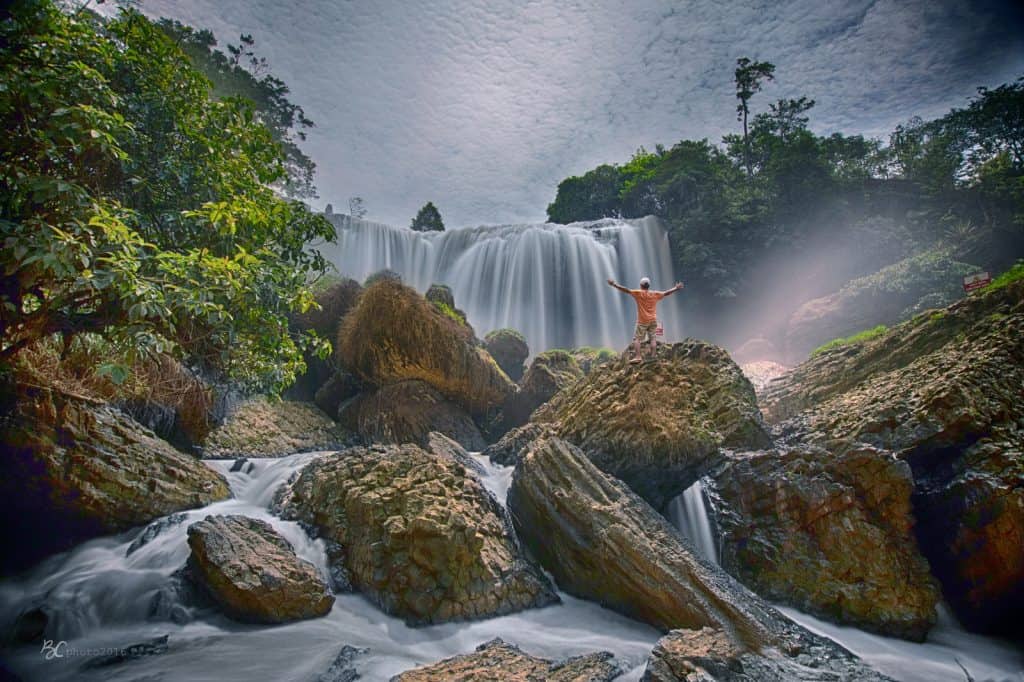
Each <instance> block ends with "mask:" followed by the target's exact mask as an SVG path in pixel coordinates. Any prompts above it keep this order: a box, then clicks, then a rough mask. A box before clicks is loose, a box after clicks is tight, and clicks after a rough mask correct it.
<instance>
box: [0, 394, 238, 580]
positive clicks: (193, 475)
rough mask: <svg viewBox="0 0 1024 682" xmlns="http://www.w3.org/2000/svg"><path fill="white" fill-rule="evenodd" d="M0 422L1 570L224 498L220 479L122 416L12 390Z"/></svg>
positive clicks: (68, 399) (83, 402)
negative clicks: (0, 455) (0, 465)
mask: <svg viewBox="0 0 1024 682" xmlns="http://www.w3.org/2000/svg"><path fill="white" fill-rule="evenodd" d="M14 394H15V395H14V402H13V404H11V405H8V406H7V407H8V412H7V413H6V414H4V415H3V417H2V419H0V444H2V447H3V451H4V474H3V476H2V477H0V508H2V512H3V517H4V518H5V519H16V520H17V523H5V524H4V532H3V535H4V546H5V547H16V548H17V551H12V552H4V554H3V557H4V558H3V561H2V567H0V568H2V569H3V571H4V572H7V571H9V570H17V569H21V568H25V567H27V566H28V565H30V564H31V563H33V562H35V561H37V560H39V559H41V558H42V557H44V556H46V555H48V554H51V553H53V552H58V551H61V550H64V549H67V548H69V547H71V546H72V545H74V544H76V543H78V542H81V541H82V540H84V539H86V538H90V537H94V536H97V535H104V534H109V533H117V532H121V531H124V530H127V529H129V528H132V527H134V526H141V525H144V524H146V523H148V522H150V521H152V520H153V519H155V518H159V517H161V516H165V515H167V514H171V513H173V512H176V511H179V510H182V509H191V508H195V507H202V506H205V505H207V504H210V503H212V502H215V501H217V500H223V499H226V498H229V497H231V491H230V489H229V488H228V484H227V481H225V480H224V478H223V477H222V476H221V475H220V474H218V473H216V472H215V471H213V470H212V469H210V468H209V467H207V466H206V465H205V464H203V463H202V462H201V461H199V460H197V459H196V458H194V457H191V456H189V455H185V454H183V453H181V452H179V451H178V450H176V449H174V448H173V447H171V446H170V445H169V444H168V443H166V442H165V441H163V440H160V439H159V438H157V437H156V436H155V435H154V434H153V432H151V431H150V430H148V429H146V428H145V427H143V426H141V425H140V424H138V423H137V422H135V421H134V420H132V419H131V418H129V417H128V416H127V415H125V414H124V413H123V412H121V411H119V410H117V409H114V408H112V407H110V406H108V405H105V404H103V403H101V402H99V401H95V400H91V399H87V398H84V397H80V396H74V395H70V394H68V393H65V392H62V391H60V390H57V389H55V388H54V389H40V388H30V387H18V388H17V389H16V390H15V391H14Z"/></svg>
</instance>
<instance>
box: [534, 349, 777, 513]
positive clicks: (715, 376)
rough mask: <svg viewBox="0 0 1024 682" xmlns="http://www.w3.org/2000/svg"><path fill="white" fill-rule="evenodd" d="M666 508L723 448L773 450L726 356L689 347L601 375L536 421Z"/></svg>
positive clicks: (598, 371)
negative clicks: (547, 426)
mask: <svg viewBox="0 0 1024 682" xmlns="http://www.w3.org/2000/svg"><path fill="white" fill-rule="evenodd" d="M533 421H535V422H537V423H541V424H549V425H551V427H552V429H553V430H554V431H555V432H556V433H557V434H558V435H559V436H561V437H562V438H565V439H566V440H568V441H570V442H572V443H573V444H575V445H577V446H579V447H580V448H582V449H583V450H584V451H585V452H586V453H587V456H588V457H590V459H591V460H592V461H593V462H594V463H595V464H596V465H597V466H598V467H600V468H601V469H602V470H603V471H605V472H606V473H609V474H611V475H613V476H615V477H617V478H619V479H622V480H623V481H625V482H626V483H627V484H629V486H630V487H631V488H633V490H634V491H636V492H637V493H639V494H640V495H641V496H642V497H643V498H644V499H646V500H647V501H648V502H650V503H651V504H652V505H653V506H654V507H655V508H657V509H660V508H663V507H664V506H665V504H666V503H667V502H668V501H669V500H670V499H672V498H673V497H675V496H676V495H678V494H679V493H681V492H682V491H683V490H684V489H686V488H687V487H689V485H690V484H692V483H693V482H694V481H695V480H696V479H697V478H699V477H700V476H701V475H702V474H703V473H704V471H706V470H707V469H708V468H709V467H710V466H711V464H713V463H714V461H715V458H716V457H717V456H718V454H719V451H720V449H721V448H723V447H731V448H764V447H768V446H769V445H770V439H769V437H768V434H767V432H766V431H765V427H764V424H763V422H762V419H761V413H760V412H759V411H758V408H757V399H756V397H755V395H754V388H753V386H751V384H750V381H748V380H747V378H746V377H745V376H744V375H743V372H741V371H740V368H739V367H737V366H736V363H734V362H733V361H732V360H731V359H730V358H729V355H728V353H726V352H725V351H724V350H722V349H721V348H719V347H717V346H714V345H712V344H709V343H705V342H703V341H696V340H692V339H690V340H687V341H684V342H681V343H675V344H671V345H666V346H662V347H661V348H660V349H659V350H658V356H657V358H656V359H655V360H654V361H651V362H647V363H644V364H641V365H631V364H629V363H628V361H627V359H626V357H625V356H623V357H620V358H618V359H617V360H614V361H610V362H607V363H605V364H603V365H600V366H599V367H597V368H595V369H594V370H592V371H591V373H590V374H588V375H587V376H586V377H584V378H583V379H581V380H580V381H578V382H576V383H575V384H573V386H572V390H571V391H569V390H567V391H562V392H560V393H558V394H557V395H556V396H555V397H554V398H552V399H551V400H550V401H549V402H548V403H546V404H545V405H544V406H542V407H541V408H539V409H538V410H537V411H536V412H535V413H534V415H533Z"/></svg>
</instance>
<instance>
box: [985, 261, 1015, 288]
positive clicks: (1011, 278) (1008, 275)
mask: <svg viewBox="0 0 1024 682" xmlns="http://www.w3.org/2000/svg"><path fill="white" fill-rule="evenodd" d="M1022 279H1024V260H1019V261H1017V262H1016V263H1015V264H1014V265H1013V267H1011V268H1010V269H1009V270H1007V271H1006V272H1004V273H1002V274H1001V275H999V276H998V277H996V278H995V279H994V280H992V283H991V284H989V285H988V286H987V287H985V291H995V290H996V289H1002V288H1003V287H1005V286H1007V285H1008V284H1011V283H1012V282H1017V281H1019V280H1022Z"/></svg>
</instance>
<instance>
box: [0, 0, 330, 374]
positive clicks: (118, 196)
mask: <svg viewBox="0 0 1024 682" xmlns="http://www.w3.org/2000/svg"><path fill="white" fill-rule="evenodd" d="M12 16H13V18H12V20H10V21H7V22H4V23H2V24H0V83H2V84H3V85H4V86H5V87H3V88H0V119H2V120H3V124H4V130H5V131H6V134H5V135H4V136H3V137H2V138H0V249H2V253H0V256H2V257H0V263H2V264H3V266H2V267H3V275H4V277H3V284H2V286H0V361H9V360H11V359H12V358H13V357H14V356H15V355H16V354H17V353H18V352H19V351H20V350H21V349H22V348H25V347H26V346H28V345H31V344H33V343H35V342H36V341H39V340H41V339H43V338H46V337H49V336H51V335H54V334H59V335H61V336H62V337H63V339H64V341H65V347H67V345H68V343H69V342H70V340H71V339H73V338H75V337H76V336H77V335H80V334H85V333H97V334H102V335H103V336H104V337H105V338H107V339H108V340H110V341H111V342H113V343H116V344H119V345H121V346H123V347H128V348H131V349H135V350H137V351H138V352H144V351H145V350H146V349H156V350H160V351H165V352H171V353H174V354H175V355H177V356H178V357H181V358H187V359H188V360H189V361H190V362H193V363H194V364H198V365H200V366H202V367H204V368H205V369H207V370H209V371H211V372H213V373H215V374H219V375H220V376H222V377H224V378H229V379H233V380H236V381H238V382H240V383H242V384H243V385H246V386H249V387H252V388H265V389H269V390H280V389H281V388H283V387H284V386H285V385H287V384H288V383H290V381H291V380H292V379H293V378H294V376H295V375H296V373H297V372H300V371H302V370H303V369H304V366H303V359H302V352H303V351H304V350H305V349H309V348H312V347H316V348H317V349H318V350H319V351H321V352H323V351H325V350H326V348H327V346H326V344H324V343H319V342H317V341H316V339H315V338H313V337H306V336H299V335H293V334H292V333H291V332H290V331H289V329H288V315H289V314H291V313H292V312H294V311H302V310H304V309H306V308H308V307H309V306H310V305H311V304H312V301H313V298H312V294H311V293H310V291H309V289H308V288H307V286H306V281H307V276H308V275H310V274H313V273H316V272H323V271H324V270H325V269H326V263H325V261H324V259H323V258H322V256H321V255H320V254H319V253H318V252H317V251H315V250H311V249H309V248H308V244H309V243H310V242H311V241H314V240H316V239H328V240H333V239H334V229H333V227H332V226H331V225H330V223H328V222H327V221H326V220H325V219H324V218H323V217H322V216H316V215H313V214H312V213H310V212H309V210H308V209H306V207H305V206H304V205H303V204H302V203H301V202H298V201H292V200H286V199H282V198H280V197H279V196H278V195H277V194H276V193H275V192H274V191H273V189H272V188H271V185H273V184H274V183H277V182H280V181H282V180H284V179H285V178H286V175H287V165H286V163H285V153H284V151H283V149H282V147H281V145H280V144H278V143H277V142H276V141H275V139H274V136H273V133H272V131H271V130H270V129H269V128H268V127H267V126H266V125H264V124H263V123H262V122H261V121H260V120H259V118H258V116H257V115H256V112H255V111H254V109H253V107H252V106H251V104H250V103H248V102H246V101H244V100H241V99H234V98H226V99H220V100H217V99H213V98H211V86H210V82H209V81H208V80H207V79H206V78H204V77H203V75H202V74H200V73H199V72H197V71H196V70H195V69H194V68H193V66H192V65H191V63H190V62H189V59H188V58H187V57H186V55H185V54H184V53H183V52H182V51H181V50H180V49H179V48H178V47H177V46H176V45H175V44H174V42H173V41H171V40H170V38H168V37H167V35H166V34H165V33H163V32H162V31H161V30H159V29H158V28H157V27H156V26H154V24H152V23H151V22H150V21H149V20H148V19H146V17H145V16H143V15H142V14H141V13H139V12H137V11H134V10H130V9H128V10H123V11H122V12H121V13H120V14H119V16H118V17H117V18H116V19H115V20H111V21H103V20H100V19H99V18H97V17H95V16H93V15H91V14H89V13H81V12H79V13H77V14H75V15H69V14H65V13H63V12H61V11H60V9H59V8H58V7H57V6H55V5H54V3H52V2H50V1H49V0H27V1H25V2H21V3H19V4H17V5H16V6H15V8H14V9H13V10H12Z"/></svg>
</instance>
